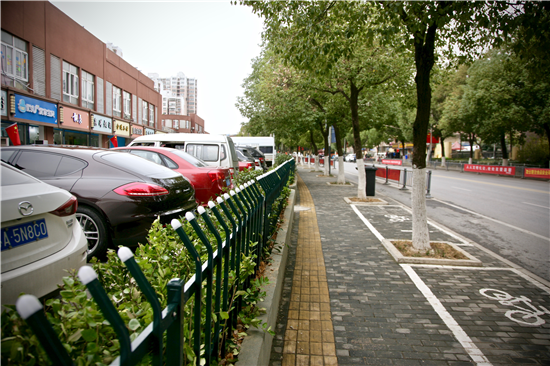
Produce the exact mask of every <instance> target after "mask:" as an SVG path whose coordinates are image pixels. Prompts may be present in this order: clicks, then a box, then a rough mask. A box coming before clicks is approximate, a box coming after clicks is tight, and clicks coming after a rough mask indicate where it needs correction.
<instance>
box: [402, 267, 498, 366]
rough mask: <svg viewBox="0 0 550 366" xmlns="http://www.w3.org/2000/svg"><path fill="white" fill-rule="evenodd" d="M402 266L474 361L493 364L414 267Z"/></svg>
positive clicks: (486, 365) (486, 364) (481, 364)
mask: <svg viewBox="0 0 550 366" xmlns="http://www.w3.org/2000/svg"><path fill="white" fill-rule="evenodd" d="M401 268H403V269H404V270H405V272H406V273H407V274H408V275H409V277H410V279H411V280H412V281H413V283H414V284H415V285H416V288H418V290H419V291H420V292H421V293H422V295H424V297H425V298H426V300H428V302H429V303H430V305H431V306H432V308H433V309H434V310H435V312H436V313H437V315H439V317H440V318H441V320H443V322H444V323H445V325H446V326H447V328H449V329H450V330H451V332H453V335H454V337H455V338H456V339H457V341H458V342H459V343H460V344H461V345H462V347H463V348H464V349H465V350H466V352H467V353H468V354H469V355H470V357H471V359H472V361H474V362H475V363H476V364H478V365H479V366H489V365H492V363H491V362H489V360H488V359H487V357H485V355H483V352H481V350H480V349H479V348H477V346H476V345H475V343H474V342H472V340H471V339H470V337H469V336H468V335H467V334H466V332H465V331H464V329H462V327H461V326H460V325H458V323H457V322H456V320H455V319H454V318H453V317H452V315H451V314H450V313H449V312H448V311H447V310H446V309H445V307H444V306H443V304H441V301H439V299H438V298H437V297H436V296H435V295H434V294H433V292H432V290H430V289H429V287H428V286H426V284H425V283H424V281H422V279H421V278H420V277H419V276H418V274H417V273H416V272H415V271H414V269H413V268H412V267H411V266H410V265H408V264H401Z"/></svg>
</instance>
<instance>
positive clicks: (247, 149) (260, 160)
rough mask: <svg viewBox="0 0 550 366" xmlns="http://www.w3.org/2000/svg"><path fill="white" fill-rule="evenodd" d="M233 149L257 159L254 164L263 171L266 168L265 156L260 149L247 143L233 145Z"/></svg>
mask: <svg viewBox="0 0 550 366" xmlns="http://www.w3.org/2000/svg"><path fill="white" fill-rule="evenodd" d="M235 149H237V150H240V151H241V152H242V153H243V154H245V155H246V154H250V155H251V156H252V157H253V158H254V160H256V161H257V164H256V166H258V167H260V168H261V169H263V170H264V171H266V170H267V164H266V162H265V156H264V154H263V153H262V152H261V151H260V150H258V149H256V148H255V147H253V146H248V145H235Z"/></svg>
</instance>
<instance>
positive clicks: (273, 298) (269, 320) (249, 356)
mask: <svg viewBox="0 0 550 366" xmlns="http://www.w3.org/2000/svg"><path fill="white" fill-rule="evenodd" d="M290 189H291V191H290V196H289V198H288V200H289V202H288V206H287V207H286V208H285V213H284V222H283V225H282V226H281V228H280V229H279V232H278V234H277V244H276V247H275V248H274V249H277V248H279V249H280V252H277V251H276V250H274V251H273V253H272V259H273V262H272V264H271V266H269V267H268V269H267V270H266V271H267V272H268V273H266V277H267V278H268V279H269V283H268V284H267V285H266V286H265V287H264V288H262V290H264V291H265V292H266V296H265V299H264V301H263V302H262V303H260V304H258V306H260V307H264V308H265V310H266V312H265V314H263V315H262V316H260V318H259V319H260V320H261V321H262V322H263V323H265V324H267V326H268V327H271V329H272V330H274V329H275V327H276V325H277V312H278V310H279V302H280V300H281V294H282V292H283V282H284V276H285V269H286V262H287V258H288V244H290V234H291V232H292V225H293V220H294V204H295V203H296V184H293V185H291V186H290ZM287 243H288V244H287ZM246 333H247V336H246V337H245V338H244V340H243V343H242V345H241V352H240V353H239V360H238V361H237V363H236V364H235V365H236V366H249V365H268V364H269V358H270V356H271V345H272V343H273V336H272V335H271V334H269V333H268V332H266V331H264V330H263V329H257V328H249V329H248V331H247V332H246Z"/></svg>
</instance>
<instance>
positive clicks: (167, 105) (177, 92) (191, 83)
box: [148, 72, 198, 116]
mask: <svg viewBox="0 0 550 366" xmlns="http://www.w3.org/2000/svg"><path fill="white" fill-rule="evenodd" d="M148 76H149V77H150V78H151V80H153V82H154V85H155V90H156V91H158V92H159V93H161V94H162V97H163V98H162V113H163V114H181V115H184V116H189V115H191V114H197V85H198V82H197V79H195V78H188V77H186V76H185V74H184V73H183V72H178V74H177V75H176V76H172V77H168V78H163V77H160V76H159V74H157V73H150V74H149V75H148Z"/></svg>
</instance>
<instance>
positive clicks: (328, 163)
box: [323, 156, 330, 177]
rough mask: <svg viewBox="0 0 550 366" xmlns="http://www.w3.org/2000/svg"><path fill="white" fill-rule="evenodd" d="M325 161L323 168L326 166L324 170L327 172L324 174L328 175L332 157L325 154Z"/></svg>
mask: <svg viewBox="0 0 550 366" xmlns="http://www.w3.org/2000/svg"><path fill="white" fill-rule="evenodd" d="M323 161H324V163H323V168H325V169H324V170H325V173H324V174H325V175H326V176H327V177H328V167H329V166H330V157H328V158H327V157H326V156H325V157H324V158H323Z"/></svg>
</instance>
